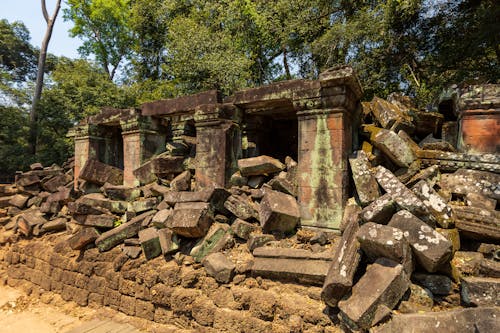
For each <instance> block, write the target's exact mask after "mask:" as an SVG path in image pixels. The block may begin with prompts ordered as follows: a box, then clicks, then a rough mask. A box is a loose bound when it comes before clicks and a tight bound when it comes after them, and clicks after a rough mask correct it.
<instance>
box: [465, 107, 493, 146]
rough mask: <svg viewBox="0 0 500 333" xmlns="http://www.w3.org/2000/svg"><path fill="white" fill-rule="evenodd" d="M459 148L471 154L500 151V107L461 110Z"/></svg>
mask: <svg viewBox="0 0 500 333" xmlns="http://www.w3.org/2000/svg"><path fill="white" fill-rule="evenodd" d="M458 123H459V134H458V143H457V145H458V147H457V148H458V150H459V151H461V152H465V153H470V154H482V153H490V154H498V153H500V134H499V133H500V109H489V110H481V109H477V110H464V111H462V112H460V115H459V119H458Z"/></svg>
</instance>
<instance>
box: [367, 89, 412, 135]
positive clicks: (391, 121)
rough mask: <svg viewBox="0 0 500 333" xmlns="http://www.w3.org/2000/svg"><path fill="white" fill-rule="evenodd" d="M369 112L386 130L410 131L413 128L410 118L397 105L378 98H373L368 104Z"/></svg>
mask: <svg viewBox="0 0 500 333" xmlns="http://www.w3.org/2000/svg"><path fill="white" fill-rule="evenodd" d="M370 111H371V113H372V114H373V116H374V117H375V119H376V120H377V121H378V122H379V124H380V125H381V126H382V127H383V128H386V129H391V128H394V129H402V128H405V129H410V128H412V127H413V125H412V124H411V120H412V119H411V117H410V116H409V115H408V114H407V113H406V112H405V111H406V110H405V111H403V110H402V109H401V108H399V107H398V105H397V104H394V103H391V102H389V101H386V100H384V99H382V98H379V97H376V96H375V97H374V98H373V99H372V101H371V102H370Z"/></svg>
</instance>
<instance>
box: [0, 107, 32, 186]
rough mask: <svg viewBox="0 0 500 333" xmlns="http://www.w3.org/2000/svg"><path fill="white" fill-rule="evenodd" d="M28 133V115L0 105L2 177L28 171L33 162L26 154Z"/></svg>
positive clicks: (0, 166) (0, 165) (0, 174)
mask: <svg viewBox="0 0 500 333" xmlns="http://www.w3.org/2000/svg"><path fill="white" fill-rule="evenodd" d="M28 133H29V126H28V113H27V112H23V110H20V109H19V108H16V107H9V106H1V105H0V177H2V176H6V175H13V174H14V172H15V171H16V170H20V169H26V168H27V167H28V166H29V165H30V163H31V162H32V161H33V160H32V158H29V156H28V158H27V154H26V153H27V145H28V141H27V139H28Z"/></svg>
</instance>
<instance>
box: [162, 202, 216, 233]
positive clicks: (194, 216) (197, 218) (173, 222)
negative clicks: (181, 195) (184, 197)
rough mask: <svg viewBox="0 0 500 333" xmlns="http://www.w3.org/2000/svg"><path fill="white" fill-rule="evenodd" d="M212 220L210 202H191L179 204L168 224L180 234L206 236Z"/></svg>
mask: <svg viewBox="0 0 500 333" xmlns="http://www.w3.org/2000/svg"><path fill="white" fill-rule="evenodd" d="M212 222H213V217H212V212H211V210H210V206H209V204H208V203H205V202H191V203H185V204H182V205H181V204H177V205H176V206H175V208H174V210H173V211H172V214H171V215H170V216H169V218H168V220H167V225H168V227H169V228H171V229H172V231H173V232H174V233H176V234H178V235H181V236H184V237H188V238H199V237H203V236H205V234H206V233H207V231H208V229H209V228H210V225H212Z"/></svg>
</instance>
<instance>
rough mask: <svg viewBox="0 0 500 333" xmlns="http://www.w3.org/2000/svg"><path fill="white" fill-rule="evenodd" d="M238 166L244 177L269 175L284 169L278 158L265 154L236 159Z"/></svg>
mask: <svg viewBox="0 0 500 333" xmlns="http://www.w3.org/2000/svg"><path fill="white" fill-rule="evenodd" d="M238 168H239V169H240V172H241V175H242V176H244V177H248V176H258V175H269V174H272V173H276V172H280V171H282V170H284V169H285V165H284V164H283V163H281V162H280V161H279V160H277V159H275V158H272V157H270V156H267V155H261V156H257V157H250V158H244V159H240V160H238Z"/></svg>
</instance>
